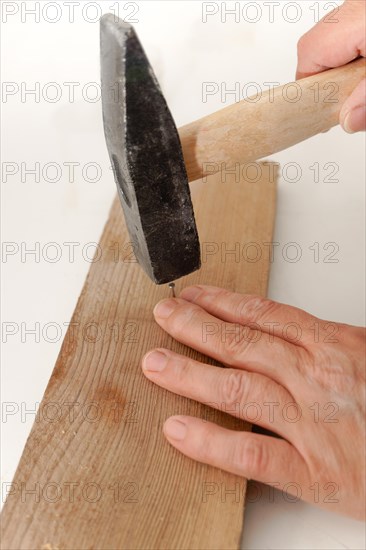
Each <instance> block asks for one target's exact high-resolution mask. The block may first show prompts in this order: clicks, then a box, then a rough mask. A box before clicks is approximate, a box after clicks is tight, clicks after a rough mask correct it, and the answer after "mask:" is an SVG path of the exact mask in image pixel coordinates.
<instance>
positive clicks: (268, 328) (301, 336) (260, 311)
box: [180, 285, 329, 346]
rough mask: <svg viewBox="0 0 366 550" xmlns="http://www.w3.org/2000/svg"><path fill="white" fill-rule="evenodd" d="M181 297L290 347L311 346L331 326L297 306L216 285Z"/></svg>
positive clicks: (193, 289)
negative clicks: (247, 325) (257, 330)
mask: <svg viewBox="0 0 366 550" xmlns="http://www.w3.org/2000/svg"><path fill="white" fill-rule="evenodd" d="M180 297H181V298H183V299H184V300H188V301H189V302H192V303H195V304H197V305H199V306H201V307H202V308H203V309H205V310H206V311H208V312H209V313H210V314H211V315H214V316H215V317H218V318H219V319H222V320H223V321H227V322H230V323H240V324H242V325H246V324H251V325H252V326H255V325H257V327H258V329H260V330H261V331H262V332H264V333H265V334H268V335H269V336H268V338H269V340H271V339H273V337H277V338H282V339H283V340H286V341H287V342H289V343H290V344H296V345H298V346H308V345H311V343H314V335H315V328H317V332H316V334H317V336H319V332H320V331H324V330H326V328H325V327H326V326H327V325H328V324H329V323H327V322H326V321H320V319H318V318H317V317H314V316H313V315H310V314H309V313H307V312H306V311H303V310H301V309H298V308H296V307H292V306H288V305H285V304H280V303H278V302H273V301H272V300H268V299H266V298H262V297H261V296H253V295H251V294H238V293H235V292H230V291H228V290H224V289H222V288H217V287H213V286H204V285H197V286H191V287H187V288H185V289H184V290H183V291H182V292H181V293H180Z"/></svg>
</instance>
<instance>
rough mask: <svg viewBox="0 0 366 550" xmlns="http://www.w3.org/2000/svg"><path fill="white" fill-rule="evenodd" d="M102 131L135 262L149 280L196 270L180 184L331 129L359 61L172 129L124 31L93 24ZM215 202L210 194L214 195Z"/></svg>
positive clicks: (358, 73) (196, 249)
mask: <svg viewBox="0 0 366 550" xmlns="http://www.w3.org/2000/svg"><path fill="white" fill-rule="evenodd" d="M100 38H101V81H102V108H103V123H104V133H105V138H106V143H107V148H108V152H109V156H110V160H111V164H112V168H113V172H114V178H115V181H116V184H117V190H118V193H119V197H120V200H121V204H122V208H123V211H124V215H125V220H126V225H127V228H128V231H129V234H130V238H131V241H132V242H133V243H134V250H135V255H136V258H137V260H138V261H139V263H140V265H141V266H142V268H143V269H144V270H145V272H146V273H147V275H148V276H149V277H150V278H151V279H152V280H153V281H154V282H155V283H156V284H163V283H167V282H170V281H174V280H175V279H178V278H179V277H182V276H183V275H187V274H188V273H191V272H193V271H195V270H197V269H199V267H200V246H199V239H198V233H197V228H196V224H195V219H194V212H193V206H192V202H191V197H190V191H189V185H188V182H190V181H194V180H196V179H199V178H202V177H203V176H207V175H211V174H213V173H215V172H217V171H219V170H221V169H222V168H223V167H225V169H230V168H232V167H234V166H235V165H237V164H245V163H248V162H252V161H255V160H258V159H261V158H263V157H265V156H268V155H271V154H273V153H276V152H278V151H282V150H283V149H286V148H288V147H291V146H292V145H295V144H296V143H300V142H301V141H304V140H305V139H308V138H309V137H311V136H314V135H316V134H319V133H320V132H324V131H327V130H329V129H330V128H332V127H333V126H335V125H337V124H338V122H339V113H340V110H341V107H342V104H343V103H344V101H345V100H346V99H347V97H348V96H349V95H350V94H351V92H352V91H353V90H354V88H355V87H356V86H357V84H358V83H359V82H360V81H361V80H362V79H363V78H364V77H365V60H364V59H357V60H355V61H353V62H351V63H349V64H348V65H345V66H343V67H339V68H336V69H331V70H328V71H325V72H323V73H320V74H316V75H314V76H311V77H308V78H304V79H302V80H298V81H297V82H292V83H289V84H286V85H284V86H279V87H277V88H274V89H272V90H269V91H267V92H265V93H263V94H261V96H260V97H259V98H257V97H250V98H246V99H244V100H242V101H240V102H238V103H235V104H233V105H230V106H229V107H226V108H224V109H221V110H220V111H217V112H216V113H213V114H211V115H208V116H206V117H204V118H201V119H200V120H197V121H195V122H192V123H190V124H187V125H186V126H183V127H182V128H180V130H179V133H178V131H177V128H176V126H175V124H174V121H173V118H172V115H171V113H170V111H169V109H168V106H167V104H166V101H165V99H164V97H163V94H162V92H161V90H160V87H159V84H158V82H157V79H156V77H155V75H154V72H153V70H152V68H151V66H150V64H149V61H148V59H147V57H146V54H145V52H144V50H143V48H142V46H141V44H140V42H139V40H138V37H137V35H136V33H135V31H134V29H133V27H132V26H131V25H129V24H128V23H125V22H124V21H123V20H121V19H118V18H116V17H115V16H114V15H112V14H107V15H104V16H103V17H102V18H101V33H100ZM218 200H219V198H218Z"/></svg>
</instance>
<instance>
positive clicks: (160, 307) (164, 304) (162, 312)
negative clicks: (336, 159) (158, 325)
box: [154, 298, 177, 319]
mask: <svg viewBox="0 0 366 550" xmlns="http://www.w3.org/2000/svg"><path fill="white" fill-rule="evenodd" d="M176 306H177V302H176V301H175V300H172V299H171V298H168V299H167V300H162V301H161V302H159V303H158V304H156V306H155V308H154V315H155V317H160V319H166V318H167V317H169V315H171V314H172V313H173V311H174V310H175V308H176Z"/></svg>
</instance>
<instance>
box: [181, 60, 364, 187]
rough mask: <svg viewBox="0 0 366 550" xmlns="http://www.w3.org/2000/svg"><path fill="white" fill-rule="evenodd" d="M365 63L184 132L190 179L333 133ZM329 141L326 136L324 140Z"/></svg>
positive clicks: (265, 96) (249, 101)
mask: <svg viewBox="0 0 366 550" xmlns="http://www.w3.org/2000/svg"><path fill="white" fill-rule="evenodd" d="M365 63H366V62H365V59H358V60H357V61H353V62H352V63H349V64H348V65H345V66H343V67H338V68H337V69H331V70H329V71H324V72H322V73H319V74H316V75H314V76H310V77H308V78H303V79H301V80H298V81H297V82H290V83H288V84H285V85H284V86H278V87H276V88H274V89H273V90H268V91H265V92H263V93H259V94H257V95H255V96H252V97H249V98H245V99H243V100H242V101H239V102H237V103H234V104H233V105H229V106H228V107H225V108H224V109H221V110H220V111H217V112H216V113H213V114H211V115H208V116H205V117H204V118H201V119H199V120H197V121H195V122H192V123H190V124H187V125H186V126H183V127H182V128H180V129H179V135H180V139H181V142H182V148H183V155H184V161H185V164H186V168H187V172H188V178H189V180H190V181H193V180H196V179H198V178H201V177H203V176H204V175H209V174H213V173H215V172H218V171H219V170H220V169H221V165H223V166H224V168H225V169H226V170H228V169H230V168H233V166H235V164H238V165H240V164H245V163H249V162H252V161H256V160H258V159H261V158H263V157H267V156H269V155H272V154H273V153H276V152H278V151H282V150H283V149H286V148H287V147H291V146H292V145H295V144H296V143H300V142H301V141H304V140H305V139H308V138H309V137H311V136H315V135H316V134H319V133H320V132H323V131H325V130H329V129H330V128H332V127H333V126H335V125H336V124H338V123H339V113H340V111H341V108H342V105H343V103H344V101H345V100H346V99H347V98H348V96H349V95H350V94H351V93H352V91H353V90H354V89H355V88H356V86H357V85H358V84H359V82H361V80H362V79H363V78H365V76H366V72H365V71H366V64H365ZM324 139H326V138H324Z"/></svg>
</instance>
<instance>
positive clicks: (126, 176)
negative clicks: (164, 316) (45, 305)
mask: <svg viewBox="0 0 366 550" xmlns="http://www.w3.org/2000/svg"><path fill="white" fill-rule="evenodd" d="M101 73H102V74H101V80H102V105H103V123H104V133H105V138H106V142H107V147H108V152H109V156H110V159H111V163H112V168H113V171H114V178H115V181H116V184H117V189H118V194H119V197H120V200H121V204H122V207H123V211H124V215H125V219H126V225H127V228H128V231H129V234H130V238H131V242H132V243H133V247H134V251H135V255H136V258H137V260H138V262H139V263H140V265H141V266H142V267H143V269H144V270H145V272H146V273H147V275H148V276H149V277H150V278H151V279H152V280H153V281H154V282H155V283H157V284H162V283H166V282H169V281H173V280H174V279H178V278H179V277H182V276H183V275H186V274H188V273H191V272H192V271H195V270H196V269H198V268H199V267H200V247H199V240H198V234H197V229H196V224H195V220H194V213H193V207H192V202H191V197H190V191H189V186H188V178H187V174H186V169H185V165H184V160H183V154H182V148H181V144H180V140H179V136H178V132H177V129H176V127H175V124H174V121H173V118H172V116H171V114H170V111H169V109H168V106H167V104H166V102H165V99H164V97H163V95H162V92H161V90H160V87H159V84H158V82H157V80H156V77H155V75H154V73H153V70H152V68H151V66H150V64H149V62H148V60H147V57H146V55H145V53H144V50H143V49H142V46H141V44H140V42H139V40H138V38H137V36H136V33H135V31H134V29H133V28H132V27H131V25H129V24H127V23H125V22H124V21H122V20H121V19H118V18H116V17H115V16H114V15H110V14H108V15H105V16H103V17H102V19H101Z"/></svg>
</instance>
